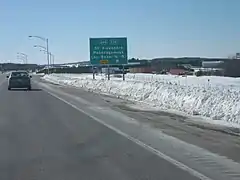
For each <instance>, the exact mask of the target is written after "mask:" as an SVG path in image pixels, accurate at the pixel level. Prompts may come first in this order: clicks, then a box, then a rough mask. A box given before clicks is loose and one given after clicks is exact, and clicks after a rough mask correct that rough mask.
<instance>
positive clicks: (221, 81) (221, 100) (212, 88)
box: [43, 74, 240, 126]
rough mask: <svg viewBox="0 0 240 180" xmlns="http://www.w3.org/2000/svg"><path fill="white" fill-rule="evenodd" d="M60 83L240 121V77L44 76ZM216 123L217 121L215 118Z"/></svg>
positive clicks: (232, 123) (155, 106) (234, 121)
mask: <svg viewBox="0 0 240 180" xmlns="http://www.w3.org/2000/svg"><path fill="white" fill-rule="evenodd" d="M43 78H44V79H45V80H47V81H51V82H54V83H57V84H63V85H71V86H75V87H81V88H84V89H87V90H90V91H94V92H100V93H105V94H111V95H114V96H117V97H121V98H125V99H128V100H133V101H137V102H142V103H145V104H148V105H151V106H152V107H154V108H157V109H161V110H174V111H179V112H183V113H187V114H189V115H199V116H203V117H207V118H208V119H212V121H213V120H218V121H217V122H219V123H221V122H222V124H226V123H229V124H231V125H234V126H239V125H240V79H239V78H228V77H209V76H206V77H195V76H187V77H182V76H173V75H156V74H127V75H126V81H123V80H122V79H121V78H117V77H113V76H111V80H110V81H108V80H107V77H106V76H105V75H97V76H96V80H93V78H92V74H77V75H76V74H51V75H45V76H44V77H43ZM215 123H216V121H215Z"/></svg>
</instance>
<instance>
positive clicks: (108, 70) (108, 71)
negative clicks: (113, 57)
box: [107, 65, 110, 80]
mask: <svg viewBox="0 0 240 180" xmlns="http://www.w3.org/2000/svg"><path fill="white" fill-rule="evenodd" d="M107 73H108V80H110V68H109V65H108V68H107Z"/></svg>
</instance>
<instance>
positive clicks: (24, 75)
mask: <svg viewBox="0 0 240 180" xmlns="http://www.w3.org/2000/svg"><path fill="white" fill-rule="evenodd" d="M11 76H12V77H27V76H28V73H27V72H12V75H11Z"/></svg>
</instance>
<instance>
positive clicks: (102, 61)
mask: <svg viewBox="0 0 240 180" xmlns="http://www.w3.org/2000/svg"><path fill="white" fill-rule="evenodd" d="M100 64H108V60H100Z"/></svg>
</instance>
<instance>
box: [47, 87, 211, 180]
mask: <svg viewBox="0 0 240 180" xmlns="http://www.w3.org/2000/svg"><path fill="white" fill-rule="evenodd" d="M44 91H45V92H47V93H48V94H50V95H51V96H53V97H55V98H57V99H59V100H61V101H63V102H64V103H66V104H68V105H69V106H71V107H73V108H74V109H76V110H78V111H80V112H81V113H83V114H85V115H87V116H89V117H90V118H92V119H93V120H95V121H97V122H98V123H100V124H102V125H104V126H106V127H107V128H109V129H111V130H112V131H114V132H116V133H117V134H119V135H121V136H123V137H125V138H127V139H128V140H130V141H132V142H134V143H136V144H138V145H139V146H141V147H143V148H145V149H146V150H148V151H150V152H151V153H153V154H156V155H157V156H158V157H160V158H162V159H164V160H166V161H168V162H170V163H172V164H174V165H175V166H177V167H179V168H180V169H182V170H184V171H186V172H188V173H189V174H191V175H193V176H195V177H197V178H199V179H201V180H213V179H211V178H209V177H207V176H205V175H204V174H202V173H200V172H198V171H196V170H194V169H192V168H190V167H188V166H186V165H185V164H183V163H181V162H179V161H177V160H175V159H173V158H171V157H170V156H167V155H166V154H164V153H162V152H160V151H159V150H157V149H155V148H153V147H151V146H149V145H147V144H145V143H143V142H142V141H139V140H138V139H136V138H134V137H132V136H130V135H128V134H126V133H124V132H122V131H121V130H119V129H117V128H115V127H113V126H111V125H109V124H107V123H105V122H104V121H102V120H100V119H99V118H97V117H95V116H93V115H91V114H89V113H87V112H85V111H84V110H82V109H80V108H78V107H77V106H75V105H74V104H72V103H70V102H68V101H66V100H65V99H63V98H61V97H59V96H58V95H56V94H54V93H52V92H50V91H48V90H46V88H45V90H44Z"/></svg>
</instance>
